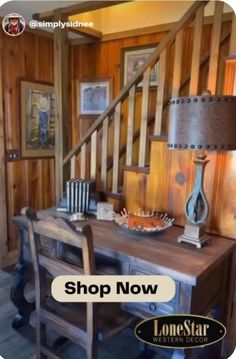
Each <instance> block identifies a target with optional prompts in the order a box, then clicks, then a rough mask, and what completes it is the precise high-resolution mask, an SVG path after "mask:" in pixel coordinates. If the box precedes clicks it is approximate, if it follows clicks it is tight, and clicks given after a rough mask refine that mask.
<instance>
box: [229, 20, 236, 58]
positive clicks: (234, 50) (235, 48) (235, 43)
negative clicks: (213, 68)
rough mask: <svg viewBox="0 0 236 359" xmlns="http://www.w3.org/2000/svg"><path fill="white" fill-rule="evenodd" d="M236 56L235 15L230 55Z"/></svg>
mask: <svg viewBox="0 0 236 359" xmlns="http://www.w3.org/2000/svg"><path fill="white" fill-rule="evenodd" d="M235 54H236V15H233V18H232V25H231V35H230V44H229V55H235Z"/></svg>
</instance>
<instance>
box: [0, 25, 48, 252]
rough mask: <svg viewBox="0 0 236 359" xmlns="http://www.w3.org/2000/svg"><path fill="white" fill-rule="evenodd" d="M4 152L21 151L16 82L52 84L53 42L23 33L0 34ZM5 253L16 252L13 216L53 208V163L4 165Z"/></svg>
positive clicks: (28, 161) (29, 161)
mask: <svg viewBox="0 0 236 359" xmlns="http://www.w3.org/2000/svg"><path fill="white" fill-rule="evenodd" d="M0 36H1V38H0V41H1V42H2V47H3V49H4V51H3V58H2V68H3V102H4V113H3V119H4V127H5V149H6V151H7V150H10V149H20V126H21V121H20V92H19V91H20V87H19V79H20V78H27V79H28V80H32V81H34V80H37V81H46V82H50V83H53V42H52V40H51V39H49V38H47V37H41V36H37V35H34V34H32V33H29V32H24V34H22V35H21V36H19V37H16V38H14V37H13V38H11V37H9V36H7V35H5V34H3V33H2V32H1V34H0ZM6 182H7V217H8V238H9V240H8V251H13V250H14V249H16V248H17V235H16V233H15V229H14V227H13V226H12V224H11V218H12V216H14V215H16V214H19V213H20V210H21V208H22V207H23V206H31V207H32V208H36V209H40V208H46V207H50V206H52V205H53V204H54V159H53V158H44V159H42V158H41V159H34V158H33V159H21V160H20V161H16V162H8V163H6Z"/></svg>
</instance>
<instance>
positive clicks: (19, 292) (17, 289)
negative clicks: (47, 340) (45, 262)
mask: <svg viewBox="0 0 236 359" xmlns="http://www.w3.org/2000/svg"><path fill="white" fill-rule="evenodd" d="M24 234H25V233H24V230H23V229H20V241H19V246H20V250H19V260H18V263H17V264H16V266H15V278H14V281H13V284H12V287H11V292H10V297H11V301H12V303H13V304H14V305H15V306H16V308H17V309H18V313H17V314H16V316H15V318H14V320H13V322H12V327H13V328H14V329H19V328H20V327H22V326H24V325H26V324H28V322H29V317H30V313H31V312H32V311H33V310H34V308H35V304H34V303H32V302H29V301H28V300H27V299H26V298H25V295H24V289H25V286H26V284H27V283H29V282H31V281H32V279H33V267H32V264H31V263H30V262H28V261H25V260H24V253H23V246H24Z"/></svg>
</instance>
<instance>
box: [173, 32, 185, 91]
mask: <svg viewBox="0 0 236 359" xmlns="http://www.w3.org/2000/svg"><path fill="white" fill-rule="evenodd" d="M183 34H184V32H183V29H182V30H180V31H179V32H178V34H177V35H176V38H175V57H174V70H173V81H172V92H171V97H172V98H174V97H178V96H179V89H180V85H181V70H182V57H183Z"/></svg>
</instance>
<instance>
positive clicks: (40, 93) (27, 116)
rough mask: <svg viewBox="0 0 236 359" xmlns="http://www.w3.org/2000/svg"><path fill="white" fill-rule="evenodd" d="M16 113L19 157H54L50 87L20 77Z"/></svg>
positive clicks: (52, 101) (53, 99)
mask: <svg viewBox="0 0 236 359" xmlns="http://www.w3.org/2000/svg"><path fill="white" fill-rule="evenodd" d="M20 112H21V125H20V133H21V156H22V157H23V158H24V157H52V156H54V147H55V117H56V111H55V94H54V88H53V86H52V85H51V84H48V83H41V82H34V81H27V80H21V81H20Z"/></svg>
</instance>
